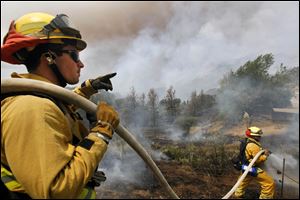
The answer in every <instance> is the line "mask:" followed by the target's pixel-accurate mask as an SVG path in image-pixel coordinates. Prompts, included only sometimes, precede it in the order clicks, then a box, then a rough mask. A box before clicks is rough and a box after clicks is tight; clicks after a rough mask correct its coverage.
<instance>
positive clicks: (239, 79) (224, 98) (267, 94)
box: [217, 54, 291, 121]
mask: <svg viewBox="0 0 300 200" xmlns="http://www.w3.org/2000/svg"><path fill="white" fill-rule="evenodd" d="M273 63H274V58H273V55H272V54H266V55H260V56H258V57H257V58H256V59H255V60H254V61H247V62H246V63H245V64H244V65H242V66H241V67H240V68H238V69H237V70H236V71H230V72H229V73H228V74H227V75H225V76H224V77H223V79H222V80H221V82H220V86H221V92H220V93H219V94H218V95H217V101H218V105H219V109H220V113H221V114H222V115H224V116H225V118H227V119H230V120H232V121H237V120H238V119H239V118H240V117H241V115H242V113H243V112H244V111H246V112H248V113H250V114H251V115H253V114H257V113H262V112H263V113H268V112H270V111H271V109H272V107H277V106H280V107H284V106H288V105H289V104H290V98H291V93H290V91H289V89H288V88H287V87H286V84H287V83H288V82H289V78H288V76H287V69H286V67H284V66H283V65H281V67H280V70H279V71H278V72H277V73H276V74H275V75H273V76H272V75H270V74H269V72H268V70H269V68H270V67H271V66H272V64H273Z"/></svg>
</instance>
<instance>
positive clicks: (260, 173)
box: [235, 126, 275, 199]
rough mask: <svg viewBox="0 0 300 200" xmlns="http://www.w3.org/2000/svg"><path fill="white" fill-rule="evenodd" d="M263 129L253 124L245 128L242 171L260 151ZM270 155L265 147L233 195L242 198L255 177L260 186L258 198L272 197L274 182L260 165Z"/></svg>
mask: <svg viewBox="0 0 300 200" xmlns="http://www.w3.org/2000/svg"><path fill="white" fill-rule="evenodd" d="M262 134H263V131H262V130H261V129H260V128H258V127H255V126H252V127H249V128H248V129H247V130H246V137H247V138H246V140H247V141H246V149H245V153H244V156H243V157H244V158H242V172H244V171H245V169H246V168H247V166H248V165H249V163H250V162H251V161H252V159H253V158H254V157H255V155H256V154H257V153H258V152H259V151H261V150H262V149H263V148H262V146H261V143H260V139H261V136H262ZM269 155H270V151H269V150H267V149H265V152H264V154H262V155H261V156H260V157H258V159H257V160H256V162H255V163H254V165H253V167H252V169H251V170H250V172H249V173H248V175H247V176H246V178H245V179H244V180H243V181H242V182H241V184H240V186H239V187H238V188H237V189H236V191H235V197H237V198H242V197H243V196H244V194H245V190H246V188H247V186H248V185H249V183H250V182H251V181H252V180H253V179H255V180H256V181H257V182H258V183H259V184H260V186H261V192H260V196H259V198H260V199H272V198H274V192H275V182H274V180H273V178H272V177H271V176H269V175H268V174H267V173H266V171H265V170H263V169H261V168H260V166H261V165H262V164H263V163H264V162H265V161H266V160H267V158H268V156H269Z"/></svg>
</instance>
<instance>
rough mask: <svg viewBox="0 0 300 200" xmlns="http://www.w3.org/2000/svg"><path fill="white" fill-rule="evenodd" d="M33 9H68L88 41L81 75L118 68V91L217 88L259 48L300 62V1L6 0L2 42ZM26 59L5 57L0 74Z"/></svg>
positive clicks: (185, 94)
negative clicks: (7, 60)
mask: <svg viewBox="0 0 300 200" xmlns="http://www.w3.org/2000/svg"><path fill="white" fill-rule="evenodd" d="M28 12H48V13H50V14H53V15H56V14H59V13H65V14H67V15H69V17H70V18H71V20H72V22H73V23H74V24H76V26H77V28H78V29H79V30H80V31H81V33H82V35H83V39H84V40H86V41H87V43H88V47H87V49H85V50H84V51H83V52H82V53H81V59H82V61H83V62H84V63H85V68H84V69H83V70H82V75H81V78H80V81H83V80H85V79H87V78H94V77H96V76H98V75H102V74H105V73H111V72H117V73H118V75H117V76H116V77H115V78H114V79H113V80H112V81H113V84H114V92H116V93H120V94H122V95H126V94H127V93H129V90H130V87H132V86H134V87H135V89H136V92H137V93H138V94H141V93H142V92H148V91H149V89H150V88H155V89H157V91H158V92H159V93H160V95H164V92H165V90H166V89H167V88H169V87H170V86H171V85H172V86H173V87H174V88H175V89H176V94H177V96H179V97H181V98H187V97H189V95H190V93H191V92H192V91H194V90H197V91H199V92H200V90H201V89H203V90H204V91H206V90H208V89H211V88H215V87H217V86H218V83H219V80H220V79H221V78H222V77H223V75H224V73H227V72H229V71H230V70H231V69H233V70H234V69H237V68H238V67H239V66H241V65H242V64H244V63H245V62H247V61H248V60H253V59H255V58H256V57H257V56H258V55H261V54H266V53H273V54H274V58H275V64H274V66H272V70H271V71H273V72H274V71H276V70H277V69H278V67H279V65H280V63H283V64H285V65H286V66H288V67H295V66H299V2H296V1H294V2H277V1H276V2H269V1H268V2H205V1H202V2H124V1H122V2H88V1H85V2H80V1H76V2H70V1H68V2H60V1H56V2H50V1H49V2H47V1H43V2H38V1H35V2H30V1H26V2H17V1H16V2H6V1H1V42H2V38H3V36H4V34H5V33H6V32H7V29H8V26H9V23H10V21H11V20H13V19H17V18H18V17H20V16H22V15H23V14H26V13H28ZM13 71H17V72H26V70H25V67H24V66H13V65H8V64H6V63H3V62H1V78H7V77H9V75H10V73H11V72H13Z"/></svg>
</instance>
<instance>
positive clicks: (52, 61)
mask: <svg viewBox="0 0 300 200" xmlns="http://www.w3.org/2000/svg"><path fill="white" fill-rule="evenodd" d="M45 57H46V59H47V61H48V66H49V67H50V69H51V70H52V71H53V73H54V74H55V75H56V77H57V78H58V81H59V85H60V86H61V87H66V85H67V81H66V79H65V78H64V76H63V75H62V74H61V72H60V71H59V69H58V67H57V65H56V63H55V58H56V55H55V54H54V53H53V52H50V51H48V52H47V53H46V54H45Z"/></svg>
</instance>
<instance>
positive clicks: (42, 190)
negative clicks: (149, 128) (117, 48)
mask: <svg viewBox="0 0 300 200" xmlns="http://www.w3.org/2000/svg"><path fill="white" fill-rule="evenodd" d="M85 48H86V42H85V41H83V40H82V39H81V35H80V32H79V31H78V30H77V29H75V28H74V26H73V25H72V23H71V22H70V21H69V19H68V16H67V15H64V14H60V15H57V16H56V17H54V16H52V15H49V14H46V13H29V14H27V15H24V16H22V17H21V18H19V19H18V20H16V21H13V22H12V23H11V25H10V28H9V32H8V33H7V34H6V36H5V38H4V40H3V46H2V47H1V60H2V61H4V62H8V63H10V64H25V66H26V67H27V70H28V72H29V73H28V74H17V73H13V74H12V78H27V79H35V80H40V81H46V82H50V83H53V84H56V85H59V86H61V87H65V86H66V84H77V83H78V81H79V76H80V70H81V69H82V68H83V67H84V65H83V63H82V62H81V61H80V59H79V51H81V50H83V49H85ZM113 76H115V73H114V74H109V75H106V76H103V77H98V78H96V79H90V80H87V81H85V82H84V83H83V84H81V86H79V87H77V88H76V89H75V90H74V92H76V93H78V94H79V95H82V96H84V97H86V98H89V97H90V95H92V94H94V93H96V92H98V90H99V89H105V90H112V84H111V81H110V78H112V77H113ZM75 109H76V107H75V106H73V105H68V104H67V103H65V102H61V101H58V100H57V99H54V98H52V97H48V96H45V95H42V94H37V93H26V94H9V95H6V96H1V180H2V181H3V182H4V184H5V186H6V187H7V188H8V189H9V191H10V195H11V197H13V198H95V197H96V193H95V190H94V187H95V186H99V182H101V181H103V180H104V179H105V176H103V174H102V173H101V172H97V171H96V170H97V167H98V163H99V162H100V161H101V159H102V158H103V155H104V153H105V152H106V150H107V145H108V143H109V140H110V139H111V138H112V136H113V131H114V129H115V128H116V127H117V126H118V124H119V116H118V113H117V112H116V111H115V110H114V108H112V107H111V106H109V105H107V104H106V103H105V102H100V103H99V105H98V107H97V113H96V115H97V116H96V119H97V122H96V123H95V125H94V126H93V127H92V129H91V130H90V131H89V130H87V129H86V128H85V127H84V126H83V125H82V124H81V122H80V120H81V118H80V116H79V115H78V114H77V113H76V112H75Z"/></svg>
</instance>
